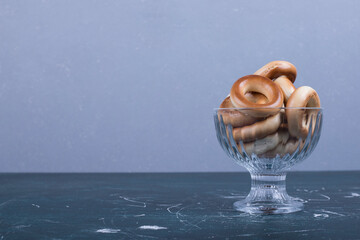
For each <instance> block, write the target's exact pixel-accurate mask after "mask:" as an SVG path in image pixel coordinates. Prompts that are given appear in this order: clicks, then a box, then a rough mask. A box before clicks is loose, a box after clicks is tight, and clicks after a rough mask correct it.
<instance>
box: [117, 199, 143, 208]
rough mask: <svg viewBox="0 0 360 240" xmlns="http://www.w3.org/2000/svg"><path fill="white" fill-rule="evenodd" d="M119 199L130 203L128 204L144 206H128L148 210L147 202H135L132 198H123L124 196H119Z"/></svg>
mask: <svg viewBox="0 0 360 240" xmlns="http://www.w3.org/2000/svg"><path fill="white" fill-rule="evenodd" d="M119 198H121V199H124V200H125V201H128V202H132V203H140V204H142V205H128V206H131V207H142V208H146V203H145V202H140V201H136V200H133V199H130V198H127V197H123V196H119Z"/></svg>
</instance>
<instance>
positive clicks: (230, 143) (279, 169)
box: [214, 108, 323, 214]
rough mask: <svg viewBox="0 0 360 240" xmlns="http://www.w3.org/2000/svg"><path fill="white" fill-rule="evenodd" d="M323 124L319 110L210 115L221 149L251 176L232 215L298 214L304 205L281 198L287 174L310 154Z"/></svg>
mask: <svg viewBox="0 0 360 240" xmlns="http://www.w3.org/2000/svg"><path fill="white" fill-rule="evenodd" d="M258 113H261V114H262V115H264V114H265V115H266V114H268V115H267V116H262V117H260V116H259V115H260V114H258ZM254 116H255V117H254ZM322 120H323V111H322V108H217V109H215V112H214V121H215V129H216V135H217V139H218V141H219V143H220V145H221V147H222V148H223V150H224V151H225V152H226V154H227V155H228V156H229V157H230V158H232V159H234V160H235V161H236V163H238V164H239V165H241V166H243V167H245V168H246V169H247V170H248V171H249V172H250V175H251V180H252V181H251V190H250V193H249V195H248V196H247V197H246V198H245V199H244V200H242V201H237V202H235V203H234V207H235V209H236V210H238V211H242V212H247V213H250V214H258V213H260V214H282V213H291V212H297V211H300V210H302V209H303V201H302V200H301V199H298V198H293V197H290V196H289V195H288V194H287V192H286V185H285V179H286V173H287V171H288V170H289V169H290V168H291V167H292V166H294V165H295V164H297V163H299V162H301V161H303V160H304V159H306V158H307V157H308V156H310V154H311V153H312V151H313V150H314V149H315V147H316V145H317V143H318V141H319V138H320V135H321V127H322Z"/></svg>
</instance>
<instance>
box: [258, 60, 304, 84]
mask: <svg viewBox="0 0 360 240" xmlns="http://www.w3.org/2000/svg"><path fill="white" fill-rule="evenodd" d="M254 74H255V75H260V76H264V77H267V78H270V79H271V80H273V79H275V78H277V77H280V76H283V75H285V76H287V77H288V78H289V80H290V81H291V82H295V79H296V74H297V72H296V67H295V66H294V65H293V64H291V63H289V62H287V61H273V62H269V63H268V64H266V65H265V66H263V67H262V68H260V69H259V70H257V71H256V72H255V73H254Z"/></svg>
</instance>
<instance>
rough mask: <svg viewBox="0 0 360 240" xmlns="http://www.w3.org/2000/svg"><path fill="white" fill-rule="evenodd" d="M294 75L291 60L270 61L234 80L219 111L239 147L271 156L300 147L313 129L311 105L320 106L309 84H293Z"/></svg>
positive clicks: (264, 155) (241, 149)
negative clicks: (230, 128) (250, 73)
mask: <svg viewBox="0 0 360 240" xmlns="http://www.w3.org/2000/svg"><path fill="white" fill-rule="evenodd" d="M296 75H297V71H296V68H295V66H294V65H293V64H291V63H289V62H287V61H273V62H270V63H268V64H266V65H265V66H263V67H262V68H260V69H259V70H257V71H256V72H255V73H254V74H253V75H247V76H244V77H242V78H240V79H238V80H237V81H236V82H235V83H234V84H233V86H232V88H231V90H230V94H229V95H228V96H227V97H226V98H225V99H224V100H223V102H222V103H221V105H220V108H222V109H221V112H220V113H221V117H222V121H223V122H224V124H231V125H232V127H233V128H232V129H233V130H232V135H233V138H234V140H235V141H236V143H237V144H238V149H239V151H246V152H247V153H248V154H252V153H255V154H257V155H258V156H263V157H274V156H275V155H276V154H280V155H285V154H287V153H289V154H291V153H293V152H294V151H295V150H296V149H297V148H298V147H299V148H300V150H301V148H302V147H303V145H304V142H305V139H306V137H307V136H308V134H312V131H314V124H312V127H311V129H310V126H311V124H310V123H311V122H313V123H314V122H315V119H313V118H314V116H316V114H314V112H312V111H314V110H313V109H312V108H319V107H320V99H319V96H318V94H317V93H316V91H315V90H314V89H312V88H311V87H308V86H302V87H299V88H295V86H294V84H293V83H294V82H295V79H296ZM284 107H285V108H284ZM304 108H308V109H304Z"/></svg>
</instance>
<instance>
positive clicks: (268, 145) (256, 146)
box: [238, 131, 289, 154]
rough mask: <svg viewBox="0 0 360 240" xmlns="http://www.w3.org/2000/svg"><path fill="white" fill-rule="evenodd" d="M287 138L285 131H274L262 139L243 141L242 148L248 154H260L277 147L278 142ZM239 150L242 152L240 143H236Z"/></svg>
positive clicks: (280, 142) (281, 142) (285, 140)
mask: <svg viewBox="0 0 360 240" xmlns="http://www.w3.org/2000/svg"><path fill="white" fill-rule="evenodd" d="M288 139H289V133H288V132H287V131H276V132H275V133H273V134H270V135H268V136H266V137H264V138H262V139H258V140H256V141H253V142H249V143H244V144H243V146H244V150H245V152H246V153H248V154H252V153H255V154H262V153H265V152H267V151H270V150H272V149H274V148H275V147H277V146H278V145H279V144H285V143H286V142H287V140H288ZM238 147H239V151H240V152H241V153H242V149H241V145H240V144H238Z"/></svg>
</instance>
